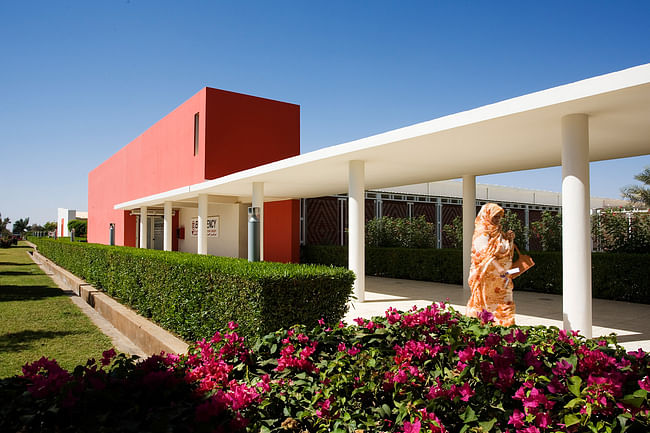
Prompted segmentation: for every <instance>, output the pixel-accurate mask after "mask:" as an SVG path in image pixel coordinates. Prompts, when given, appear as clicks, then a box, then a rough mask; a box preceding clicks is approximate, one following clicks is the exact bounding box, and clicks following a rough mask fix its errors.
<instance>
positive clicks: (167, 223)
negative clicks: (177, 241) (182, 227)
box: [163, 201, 172, 251]
mask: <svg viewBox="0 0 650 433" xmlns="http://www.w3.org/2000/svg"><path fill="white" fill-rule="evenodd" d="M163 206H164V208H163V231H164V236H163V250H165V251H171V250H172V202H170V201H166V202H165V203H164V205H163Z"/></svg>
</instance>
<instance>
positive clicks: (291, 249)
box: [264, 200, 300, 263]
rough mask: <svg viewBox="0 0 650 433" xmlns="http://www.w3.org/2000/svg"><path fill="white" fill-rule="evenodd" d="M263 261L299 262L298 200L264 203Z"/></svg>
mask: <svg viewBox="0 0 650 433" xmlns="http://www.w3.org/2000/svg"><path fill="white" fill-rule="evenodd" d="M264 261H266V262H283V263H288V262H292V263H298V262H300V201H299V200H283V201H273V202H268V203H264Z"/></svg>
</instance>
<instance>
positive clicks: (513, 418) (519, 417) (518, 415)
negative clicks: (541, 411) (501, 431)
mask: <svg viewBox="0 0 650 433" xmlns="http://www.w3.org/2000/svg"><path fill="white" fill-rule="evenodd" d="M525 420H526V414H525V413H523V412H522V411H520V410H519V409H515V410H514V412H513V413H512V415H510V418H509V419H508V424H510V425H512V426H513V427H514V428H517V429H518V428H522V427H523V426H524V421H525Z"/></svg>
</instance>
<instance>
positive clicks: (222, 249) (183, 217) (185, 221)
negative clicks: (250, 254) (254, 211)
mask: <svg viewBox="0 0 650 433" xmlns="http://www.w3.org/2000/svg"><path fill="white" fill-rule="evenodd" d="M240 209H241V205H239V204H209V205H208V216H209V217H211V216H218V217H219V236H218V237H208V254H211V255H214V256H224V257H241V254H240V248H241V242H240V237H241V236H240V228H241V224H240V223H241V218H240ZM245 212H246V208H244V214H245ZM197 216H198V209H189V208H183V209H181V212H180V216H179V221H178V222H179V224H178V225H179V227H185V239H179V240H178V250H179V251H184V252H188V253H196V251H197V243H198V242H197V237H196V236H192V218H196V217H197ZM244 228H245V227H244ZM245 253H246V250H244V254H245Z"/></svg>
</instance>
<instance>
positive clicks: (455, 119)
mask: <svg viewBox="0 0 650 433" xmlns="http://www.w3.org/2000/svg"><path fill="white" fill-rule="evenodd" d="M573 113H584V114H587V115H588V116H589V160H590V161H600V160H606V159H614V158H624V157H631V156H639V155H646V154H649V153H650V64H646V65H641V66H637V67H634V68H630V69H626V70H623V71H619V72H614V73H611V74H607V75H602V76H599V77H595V78H590V79H587V80H583V81H578V82H575V83H571V84H567V85H564V86H559V87H555V88H552V89H548V90H544V91H540V92H536V93H531V94H528V95H525V96H520V97H517V98H513V99H508V100H505V101H502V102H498V103H495V104H491V105H486V106H483V107H480V108H476V109H473V110H469V111H464V112H461V113H457V114H452V115H449V116H445V117H441V118H438V119H434V120H430V121H427V122H423V123H418V124H415V125H412V126H408V127H405V128H400V129H396V130H392V131H388V132H385V133H382V134H378V135H374V136H371V137H367V138H363V139H360V140H355V141H351V142H348V143H343V144H339V145H336V146H331V147H327V148H324V149H320V150H316V151H313V152H310V153H306V154H302V155H298V156H295V157H292V158H287V159H284V160H280V161H276V162H273V163H270V164H266V165H262V166H259V167H255V168H252V169H249V170H244V171H241V172H238V173H234V174H231V175H228V176H224V177H221V178H218V179H214V180H208V181H205V182H202V183H198V184H195V185H188V186H185V187H182V188H178V189H174V190H171V191H167V192H163V193H160V194H155V195H152V196H148V197H142V198H139V199H136V200H132V201H128V202H125V203H119V204H117V205H115V209H134V208H138V207H140V206H162V204H163V203H164V202H165V201H181V200H188V199H189V200H192V201H194V202H196V201H195V200H196V198H197V196H198V194H211V195H217V196H230V197H237V198H238V199H237V200H239V201H242V202H250V199H251V194H252V193H251V190H252V184H253V182H263V183H264V196H265V200H266V201H269V200H280V199H287V198H304V197H318V196H324V195H331V194H338V193H344V192H347V190H348V163H349V161H352V160H361V161H364V162H365V187H366V189H376V188H385V187H391V186H399V185H408V184H415V183H422V182H432V181H438V180H446V179H455V178H459V177H462V176H463V175H476V176H478V175H486V174H493V173H503V172H509V171H518V170H528V169H535V168H543V167H551V166H558V165H561V162H562V161H561V125H560V119H561V118H562V117H563V116H565V115H568V114H573ZM224 198H225V197H224Z"/></svg>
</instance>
